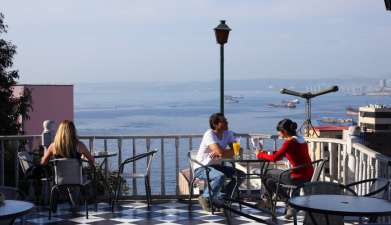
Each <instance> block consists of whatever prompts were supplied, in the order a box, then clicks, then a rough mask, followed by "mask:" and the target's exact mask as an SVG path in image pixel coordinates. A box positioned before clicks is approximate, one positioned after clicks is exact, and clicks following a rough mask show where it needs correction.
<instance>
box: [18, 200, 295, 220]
mask: <svg viewBox="0 0 391 225" xmlns="http://www.w3.org/2000/svg"><path fill="white" fill-rule="evenodd" d="M242 210H243V211H245V212H249V213H252V214H254V215H256V216H258V217H260V218H262V219H267V220H270V216H269V215H267V214H265V213H260V211H258V210H253V209H249V208H246V207H244V208H243V209H242ZM278 211H279V216H278V218H277V222H278V224H293V221H287V220H285V219H284V217H283V215H282V213H281V212H283V208H279V210H278ZM23 220H24V221H23V224H26V225H33V224H64V225H65V224H91V225H100V224H102V225H103V224H107V225H114V224H128V225H129V224H136V225H144V224H148V225H151V224H186V225H187V224H189V225H192V224H205V225H212V224H225V223H226V221H225V217H224V214H223V213H216V214H215V215H212V214H211V213H208V212H205V211H203V210H202V209H201V207H200V206H199V205H198V204H193V207H192V210H191V211H190V212H189V211H188V205H187V204H186V203H180V202H177V201H166V202H161V203H156V202H154V204H153V205H152V206H151V207H150V209H148V208H147V205H146V204H145V203H144V202H137V201H135V202H126V203H123V204H121V205H120V206H118V207H117V208H116V210H115V211H114V212H112V211H111V208H110V206H109V205H108V204H106V203H100V204H98V211H95V210H94V207H93V206H91V207H90V210H89V218H88V219H86V218H85V213H84V211H76V212H75V211H73V212H72V210H71V209H70V206H69V204H61V205H59V208H58V211H57V212H56V213H54V214H52V218H51V220H48V211H47V210H46V209H44V208H43V207H36V209H35V210H34V211H33V212H32V213H31V214H29V215H27V216H25V217H24V219H23ZM300 221H302V216H299V222H300ZM16 224H18V225H19V224H21V221H20V220H18V221H17V222H16ZM235 224H238V225H239V224H249V225H250V224H256V223H254V222H253V221H251V220H249V219H247V218H244V217H235Z"/></svg>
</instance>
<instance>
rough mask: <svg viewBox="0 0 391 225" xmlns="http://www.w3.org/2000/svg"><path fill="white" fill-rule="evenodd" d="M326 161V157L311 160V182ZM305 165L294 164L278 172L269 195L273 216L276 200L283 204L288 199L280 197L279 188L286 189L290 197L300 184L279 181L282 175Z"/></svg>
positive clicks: (315, 179)
mask: <svg viewBox="0 0 391 225" xmlns="http://www.w3.org/2000/svg"><path fill="white" fill-rule="evenodd" d="M326 162H328V159H319V160H315V161H313V162H311V165H312V166H314V173H313V174H312V178H311V182H315V181H319V178H320V175H321V173H322V170H323V168H324V166H325V164H326ZM307 166H308V165H300V166H296V167H294V168H289V169H286V170H284V171H283V172H282V173H281V174H280V176H279V178H278V181H277V184H276V192H275V194H274V195H273V196H271V203H272V208H271V212H272V216H273V217H276V209H277V202H278V201H281V200H284V202H285V205H286V203H287V201H288V199H284V198H282V199H281V198H280V190H281V189H284V190H286V191H288V192H287V194H288V196H289V197H292V194H293V193H294V190H295V189H297V188H298V187H299V186H300V185H293V184H284V183H282V182H281V180H282V177H283V176H284V174H287V173H288V174H290V173H291V172H292V171H293V170H299V169H302V168H305V167H307ZM285 210H286V208H285Z"/></svg>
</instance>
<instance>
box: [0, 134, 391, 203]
mask: <svg viewBox="0 0 391 225" xmlns="http://www.w3.org/2000/svg"><path fill="white" fill-rule="evenodd" d="M238 136H240V137H242V146H243V147H244V148H249V147H250V146H249V145H250V142H249V138H251V137H254V136H256V137H259V138H262V139H264V140H265V146H266V147H269V148H275V149H276V148H278V147H279V145H280V143H281V140H278V139H277V137H276V136H272V135H267V134H239V135H238ZM201 137H202V136H201V135H199V134H184V135H159V136H157V135H137V136H81V137H80V139H81V140H82V141H83V142H84V143H85V144H86V145H87V147H89V149H90V150H91V152H97V151H105V152H116V153H117V156H115V157H112V158H110V160H108V162H106V165H105V167H104V168H108V170H112V171H115V170H118V165H119V164H120V163H121V162H122V161H124V160H125V159H126V158H129V157H132V156H134V155H136V154H139V153H142V152H146V151H150V150H152V149H157V150H158V154H157V156H156V157H155V159H154V161H153V163H152V170H151V179H152V182H151V183H152V185H153V187H152V191H153V195H154V196H160V197H175V196H178V195H179V190H178V173H179V171H180V169H183V168H187V167H188V161H187V151H189V150H190V149H194V148H197V147H198V145H199V143H200V140H201ZM307 141H308V143H309V149H310V153H311V156H312V158H313V160H315V159H319V158H325V157H328V158H329V159H330V160H329V162H328V164H327V165H326V169H325V170H324V172H323V173H322V178H323V179H325V180H327V179H330V180H332V181H335V182H339V183H345V184H346V183H350V182H353V181H358V180H363V179H368V178H374V177H385V178H387V179H390V178H391V177H390V176H391V174H390V169H389V164H390V162H391V158H389V157H386V156H384V155H382V154H380V153H377V152H375V151H373V150H372V149H369V148H367V147H365V146H363V145H361V144H359V143H354V142H352V141H351V140H350V139H349V140H341V139H330V138H307ZM40 144H41V136H40V135H34V136H3V137H1V136H0V185H12V186H14V185H15V186H18V184H19V173H18V172H13V173H14V174H10V173H9V171H6V166H5V165H6V164H7V163H8V165H13V166H11V167H13V168H15V169H13V170H12V171H19V164H18V163H17V161H16V157H15V156H16V152H17V151H24V150H27V151H31V150H32V149H34V148H36V147H37V146H38V145H40ZM7 147H8V148H11V149H12V151H8V152H10V153H8V155H6V154H5V152H6V151H4V149H6V148H7ZM12 156H13V157H12ZM6 157H8V158H12V159H13V160H14V161H13V162H9V161H7V162H6V160H7V158H6ZM7 168H10V166H8V167H7ZM143 169H145V163H139V164H133V165H129V167H126V168H125V172H126V171H128V172H132V173H135V172H137V171H141V170H143ZM7 176H12V177H15V179H14V182H13V183H12V184H8V183H7V182H6V181H7V179H6V177H7ZM128 186H129V187H130V189H131V193H129V194H130V196H140V195H144V190H143V185H142V184H138V183H136V181H131V182H129V183H128Z"/></svg>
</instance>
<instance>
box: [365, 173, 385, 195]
mask: <svg viewBox="0 0 391 225" xmlns="http://www.w3.org/2000/svg"><path fill="white" fill-rule="evenodd" d="M389 184H390V182H389V181H388V180H387V179H385V178H377V179H375V180H374V181H373V182H372V184H371V185H370V187H369V191H368V193H366V194H364V196H368V197H374V198H382V199H386V198H387V193H388V188H389Z"/></svg>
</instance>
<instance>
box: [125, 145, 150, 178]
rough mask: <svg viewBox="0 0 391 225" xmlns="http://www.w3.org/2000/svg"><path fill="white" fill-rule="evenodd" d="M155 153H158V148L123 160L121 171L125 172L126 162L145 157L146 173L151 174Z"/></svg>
mask: <svg viewBox="0 0 391 225" xmlns="http://www.w3.org/2000/svg"><path fill="white" fill-rule="evenodd" d="M155 153H157V150H156V149H154V150H153V151H150V152H145V153H141V154H138V155H135V156H133V157H130V158H128V159H126V160H125V161H123V162H122V163H121V165H120V173H123V172H124V168H125V165H126V164H128V163H134V162H136V161H137V160H140V159H143V158H147V167H146V173H147V174H149V172H150V171H151V164H152V159H153V157H154V155H155Z"/></svg>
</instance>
